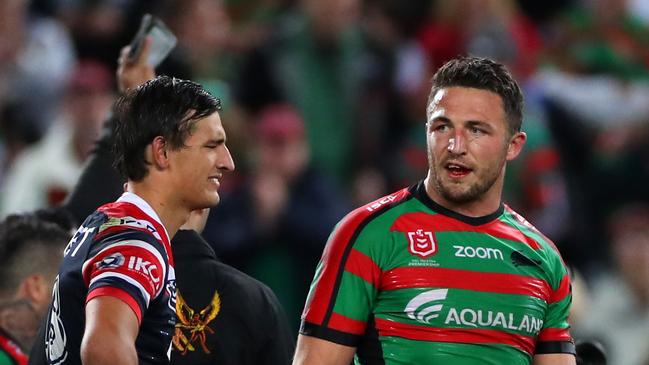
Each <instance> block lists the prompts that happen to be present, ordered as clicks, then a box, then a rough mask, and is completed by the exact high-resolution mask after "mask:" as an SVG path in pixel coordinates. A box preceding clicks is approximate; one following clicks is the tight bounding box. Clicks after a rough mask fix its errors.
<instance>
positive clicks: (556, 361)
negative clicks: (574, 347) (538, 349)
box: [534, 354, 577, 365]
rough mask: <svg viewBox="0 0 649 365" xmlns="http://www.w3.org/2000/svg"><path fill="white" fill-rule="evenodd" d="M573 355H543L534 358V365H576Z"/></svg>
mask: <svg viewBox="0 0 649 365" xmlns="http://www.w3.org/2000/svg"><path fill="white" fill-rule="evenodd" d="M576 364H577V360H576V359H575V356H574V355H572V354H543V355H536V356H534V365H576Z"/></svg>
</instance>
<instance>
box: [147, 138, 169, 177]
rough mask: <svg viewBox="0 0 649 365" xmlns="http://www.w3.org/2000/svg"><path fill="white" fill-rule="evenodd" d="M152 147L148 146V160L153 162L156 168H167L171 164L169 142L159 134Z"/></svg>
mask: <svg viewBox="0 0 649 365" xmlns="http://www.w3.org/2000/svg"><path fill="white" fill-rule="evenodd" d="M149 146H150V147H149V148H147V154H149V156H146V158H147V161H150V162H151V164H152V165H153V166H154V168H156V169H160V170H162V169H165V168H167V167H168V166H169V157H168V154H167V151H168V150H169V143H167V141H166V140H165V138H164V137H162V136H157V137H155V138H154V139H153V141H152V142H151V144H150V145H149Z"/></svg>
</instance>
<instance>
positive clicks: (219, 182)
mask: <svg viewBox="0 0 649 365" xmlns="http://www.w3.org/2000/svg"><path fill="white" fill-rule="evenodd" d="M220 178H221V176H216V175H215V176H210V177H208V180H209V181H211V182H213V183H214V184H216V186H217V187H218V186H221V181H220V180H219V179H220Z"/></svg>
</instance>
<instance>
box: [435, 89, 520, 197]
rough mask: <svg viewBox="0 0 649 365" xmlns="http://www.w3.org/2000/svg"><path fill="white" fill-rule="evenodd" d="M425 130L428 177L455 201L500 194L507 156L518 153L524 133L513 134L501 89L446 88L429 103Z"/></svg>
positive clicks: (436, 186) (439, 192)
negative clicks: (509, 128) (491, 90)
mask: <svg viewBox="0 0 649 365" xmlns="http://www.w3.org/2000/svg"><path fill="white" fill-rule="evenodd" d="M426 130H427V133H426V135H427V144H428V165H429V177H430V182H431V183H432V188H433V190H434V193H436V194H435V195H437V198H438V199H440V198H441V199H442V200H444V201H445V202H447V203H451V204H453V205H455V204H465V203H471V202H476V201H481V200H482V199H484V198H485V197H486V196H488V194H490V195H489V196H494V197H497V198H498V199H500V194H501V191H502V180H503V176H504V172H505V162H506V161H507V160H511V159H513V158H515V157H516V155H518V153H519V152H520V149H521V148H522V145H523V143H524V141H525V135H524V134H523V133H517V134H516V135H515V136H513V137H510V136H509V132H508V124H507V121H506V119H505V111H504V109H503V103H502V100H501V97H500V96H499V95H498V94H496V93H493V92H490V91H486V90H481V89H474V88H467V87H448V88H444V89H441V90H439V91H438V92H437V94H435V97H434V98H433V101H432V102H431V105H429V107H428V124H427V127H426ZM444 201H442V203H444Z"/></svg>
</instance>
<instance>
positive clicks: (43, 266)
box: [0, 213, 72, 294]
mask: <svg viewBox="0 0 649 365" xmlns="http://www.w3.org/2000/svg"><path fill="white" fill-rule="evenodd" d="M71 236H72V234H71V232H69V231H66V230H65V229H63V228H61V227H59V226H58V225H57V224H55V223H52V222H47V221H44V220H42V219H40V218H38V217H37V216H36V215H35V214H29V213H26V214H12V215H9V216H7V218H5V219H4V220H3V221H2V222H0V278H2V280H0V293H2V294H7V293H13V292H14V291H16V290H17V289H18V286H19V285H20V283H21V282H22V281H23V279H24V278H25V277H26V276H28V275H30V274H33V273H40V274H44V275H52V278H53V276H54V275H55V273H56V271H57V269H58V267H59V264H60V263H61V260H62V259H63V249H64V248H65V246H66V244H67V243H68V241H69V240H70V238H71Z"/></svg>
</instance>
